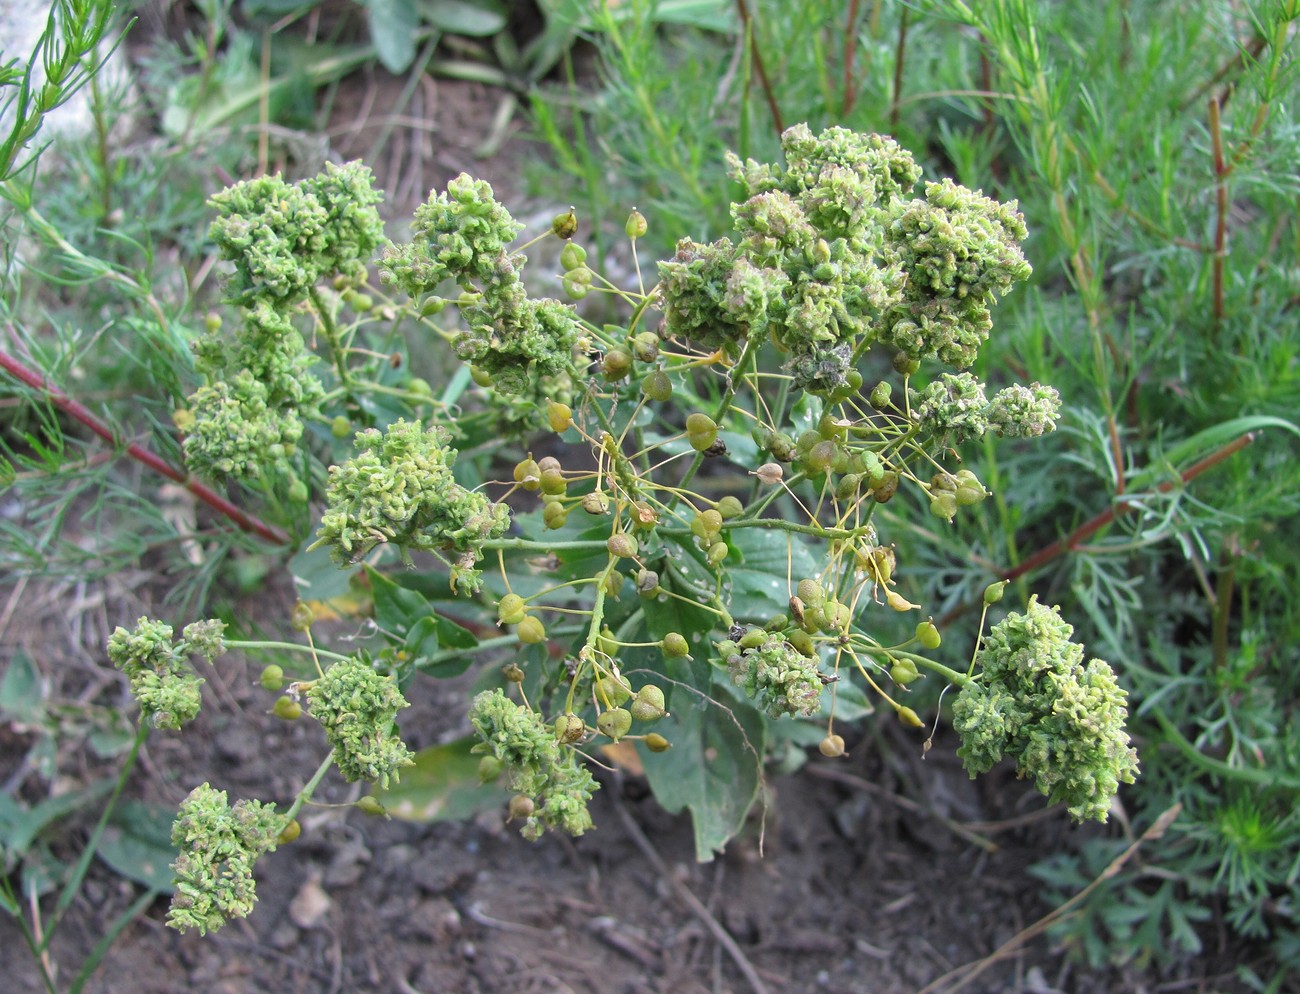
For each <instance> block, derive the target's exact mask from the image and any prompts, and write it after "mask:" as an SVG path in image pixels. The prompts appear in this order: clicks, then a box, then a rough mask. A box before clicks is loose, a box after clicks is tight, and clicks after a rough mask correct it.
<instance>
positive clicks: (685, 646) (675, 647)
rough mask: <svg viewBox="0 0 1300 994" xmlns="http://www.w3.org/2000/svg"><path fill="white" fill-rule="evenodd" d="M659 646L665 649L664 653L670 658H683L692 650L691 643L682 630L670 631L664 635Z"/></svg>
mask: <svg viewBox="0 0 1300 994" xmlns="http://www.w3.org/2000/svg"><path fill="white" fill-rule="evenodd" d="M659 647H660V648H661V649H663V653H664V655H665V656H668V657H669V658H670V659H683V658H685V657H686V656H687V655H689V653H690V651H691V647H690V644H689V643H688V642H687V641H686V637H685V636H684V635H682V634H681V632H669V633H668V634H667V635H665V636H664V637H663V640H662V641H661V642H660V643H659Z"/></svg>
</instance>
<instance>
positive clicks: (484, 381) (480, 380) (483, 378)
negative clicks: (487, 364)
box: [469, 366, 492, 387]
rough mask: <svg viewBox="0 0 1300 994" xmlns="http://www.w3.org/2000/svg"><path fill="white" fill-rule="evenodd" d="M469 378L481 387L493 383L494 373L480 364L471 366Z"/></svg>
mask: <svg viewBox="0 0 1300 994" xmlns="http://www.w3.org/2000/svg"><path fill="white" fill-rule="evenodd" d="M469 378H470V379H471V380H473V381H474V382H475V383H477V384H478V385H479V386H481V387H490V386H491V385H492V374H491V373H489V372H488V371H487V370H486V369H481V368H480V367H478V366H470V367H469Z"/></svg>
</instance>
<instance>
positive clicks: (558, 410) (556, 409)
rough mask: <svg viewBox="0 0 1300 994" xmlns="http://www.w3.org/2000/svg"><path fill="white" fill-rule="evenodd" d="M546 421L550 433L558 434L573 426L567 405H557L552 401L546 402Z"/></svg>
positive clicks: (571, 412) (570, 412)
mask: <svg viewBox="0 0 1300 994" xmlns="http://www.w3.org/2000/svg"><path fill="white" fill-rule="evenodd" d="M546 420H547V422H548V423H549V424H550V426H551V431H553V432H555V433H557V434H559V433H560V432H563V431H567V430H568V429H569V426H570V425H572V424H573V411H572V410H570V409H569V405H568V404H559V403H556V402H555V401H553V400H548V401H547V402H546Z"/></svg>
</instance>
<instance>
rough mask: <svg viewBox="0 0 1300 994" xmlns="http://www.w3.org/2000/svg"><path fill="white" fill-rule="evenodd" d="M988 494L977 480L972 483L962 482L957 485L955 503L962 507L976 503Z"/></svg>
mask: <svg viewBox="0 0 1300 994" xmlns="http://www.w3.org/2000/svg"><path fill="white" fill-rule="evenodd" d="M988 495H989V492H988V491H987V490H985V489H984V487H983V486H982V485H981V484H980V483H979V482H978V481H976V482H975V484H974V485H968V484H965V483H962V484H960V485H959V486H958V487H957V503H958V504H960V505H961V506H962V507H971V506H973V505H975V504H978V503H980V502H981V501H983V500H984V499H985V498H986V497H988Z"/></svg>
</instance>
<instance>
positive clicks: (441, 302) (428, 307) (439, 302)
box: [420, 297, 447, 318]
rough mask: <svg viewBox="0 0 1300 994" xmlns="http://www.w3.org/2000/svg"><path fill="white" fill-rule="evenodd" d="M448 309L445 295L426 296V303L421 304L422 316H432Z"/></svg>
mask: <svg viewBox="0 0 1300 994" xmlns="http://www.w3.org/2000/svg"><path fill="white" fill-rule="evenodd" d="M446 309H447V299H446V298H445V297H426V298H424V303H422V304H421V305H420V317H422V318H431V317H434V316H435V315H438V314H441V313H442V312H443V311H444V310H446Z"/></svg>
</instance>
